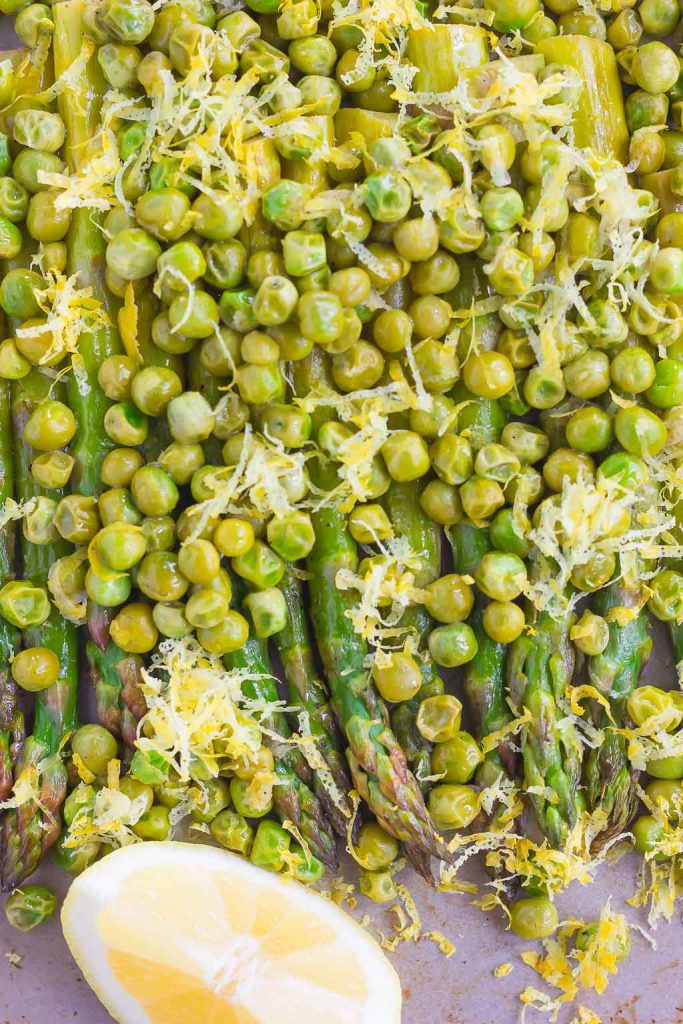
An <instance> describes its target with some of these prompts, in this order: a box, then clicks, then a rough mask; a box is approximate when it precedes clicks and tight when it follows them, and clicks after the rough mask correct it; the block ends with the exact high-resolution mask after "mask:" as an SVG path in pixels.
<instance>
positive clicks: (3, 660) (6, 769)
mask: <svg viewBox="0 0 683 1024" xmlns="http://www.w3.org/2000/svg"><path fill="white" fill-rule="evenodd" d="M13 497H14V466H13V462H12V432H11V422H10V385H9V381H5V380H2V381H0V505H1V504H4V502H5V501H7V499H8V498H13ZM15 548H16V531H15V524H14V521H12V520H10V521H9V522H8V523H7V524H6V525H5V526H3V527H2V528H0V586H3V585H4V584H5V583H7V582H8V581H9V580H11V579H14V575H15V562H16V551H15ZM20 641H21V636H20V633H19V630H18V629H16V628H15V627H14V626H12V625H10V623H9V622H7V621H6V620H5V619H4V618H2V616H0V801H1V800H5V799H7V797H8V795H9V793H10V791H11V789H12V780H13V767H14V763H15V761H16V758H17V756H18V754H19V751H20V749H21V744H22V742H23V716H22V715H21V712H20V711H19V706H18V702H17V685H16V683H15V682H14V679H13V678H12V674H11V672H10V668H9V665H10V660H11V658H12V657H13V655H14V654H16V652H17V650H18V649H19V644H20Z"/></svg>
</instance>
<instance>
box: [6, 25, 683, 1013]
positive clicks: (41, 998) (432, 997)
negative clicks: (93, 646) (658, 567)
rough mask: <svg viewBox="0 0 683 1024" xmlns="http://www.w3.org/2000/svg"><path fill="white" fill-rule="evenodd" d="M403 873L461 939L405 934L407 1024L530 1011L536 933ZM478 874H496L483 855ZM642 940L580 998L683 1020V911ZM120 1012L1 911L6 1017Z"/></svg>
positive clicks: (566, 910)
mask: <svg viewBox="0 0 683 1024" xmlns="http://www.w3.org/2000/svg"><path fill="white" fill-rule="evenodd" d="M15 44H16V39H15V37H14V35H13V33H12V30H11V22H10V20H9V19H7V18H0V48H8V47H11V46H13V45H15ZM656 649H657V654H656V656H654V657H653V658H652V659H651V661H650V664H649V665H648V667H647V669H646V672H645V680H646V681H649V682H651V683H654V684H656V685H658V686H664V685H672V684H673V682H674V680H675V672H674V666H673V664H672V661H671V656H670V655H669V653H668V648H667V646H666V640H665V638H664V637H663V636H662V633H661V631H660V632H659V636H658V638H657V640H656ZM638 863H639V861H638V858H636V857H635V856H632V855H628V856H626V857H624V858H623V859H622V860H621V861H620V862H619V863H618V864H616V865H614V866H605V867H603V868H602V869H601V871H600V872H599V873H598V875H597V882H596V884H594V885H592V886H589V887H586V888H582V887H580V886H575V887H573V888H572V889H571V890H570V891H569V892H567V893H565V894H564V895H563V896H562V897H561V898H560V899H559V900H558V902H557V905H558V909H559V911H560V916H561V917H569V916H582V917H585V918H591V917H595V916H597V915H598V913H599V912H600V909H601V907H602V906H603V904H604V902H605V900H606V899H607V897H608V896H611V898H612V906H613V909H614V910H618V911H622V912H624V911H625V912H626V913H627V915H628V917H629V919H630V920H631V921H636V922H638V923H640V924H645V921H644V919H643V916H642V914H640V913H639V912H637V911H635V910H632V909H631V908H629V907H626V906H625V904H624V902H623V901H624V900H625V899H627V898H628V897H629V896H630V895H632V893H633V891H634V889H635V878H636V871H637V866H638ZM402 877H403V878H404V879H405V881H406V882H407V883H408V884H409V887H410V891H411V893H412V895H413V896H414V897H415V900H416V903H417V906H418V909H419V912H420V915H421V918H422V924H423V928H424V930H429V929H436V930H439V931H441V932H443V933H444V934H445V935H447V936H448V937H449V938H450V939H451V940H452V941H453V942H454V943H455V945H456V952H455V953H454V954H453V955H452V956H451V957H450V958H449V959H446V958H445V957H444V955H443V954H442V953H440V952H439V950H438V949H437V947H436V946H435V945H434V943H433V942H431V941H429V940H423V941H421V942H419V943H417V944H413V943H404V944H402V945H401V946H400V948H399V949H398V950H397V951H396V953H395V954H390V956H391V959H392V962H393V963H394V965H395V967H396V968H397V970H398V972H399V974H400V977H401V981H402V985H403V993H404V1012H403V1024H515V1022H517V1021H518V1020H519V1016H520V1010H521V1004H520V1003H519V998H518V997H519V993H520V992H521V991H522V989H523V988H524V987H525V986H526V985H537V986H538V987H542V986H541V985H538V978H537V977H536V975H535V974H534V972H533V971H531V970H530V969H529V968H527V967H525V966H524V965H523V964H522V963H521V961H520V960H519V954H520V953H521V952H522V951H523V950H525V949H528V948H529V947H530V943H528V942H525V941H523V940H521V939H518V938H516V937H515V936H514V935H512V934H511V933H510V932H506V931H505V929H504V922H503V920H502V918H501V916H500V915H498V914H496V915H489V914H484V913H482V911H481V910H480V909H479V908H478V907H474V906H472V905H471V903H470V897H468V896H466V895H460V894H439V893H435V892H433V891H432V890H430V889H429V887H428V886H427V885H426V884H425V883H424V882H422V881H421V880H420V879H418V878H417V877H416V876H414V875H413V873H412V872H411V871H410V870H409V869H407V870H406V872H405V873H404V876H402ZM467 877H468V878H470V879H472V880H479V881H482V882H483V881H485V876H484V874H483V872H481V871H478V870H477V868H476V866H474V865H473V867H472V870H471V872H470V873H469V875H468V876H467ZM32 881H35V882H44V883H45V884H47V885H50V886H51V887H52V888H53V889H54V890H55V891H56V892H57V893H58V894H59V895H60V897H61V896H63V895H64V893H65V891H66V889H67V887H68V881H69V879H68V878H67V876H66V875H65V874H64V873H63V872H61V871H58V870H57V869H56V868H54V866H53V865H51V864H49V863H48V864H46V865H45V866H44V867H43V868H41V869H40V871H38V872H37V873H36V875H35V876H34V878H33V879H32ZM682 909H683V908H682ZM368 911H371V912H372V916H373V918H374V919H375V920H376V922H377V924H378V925H379V926H380V927H382V928H383V930H384V931H385V932H390V931H391V924H390V921H389V919H388V917H387V912H386V911H383V910H381V909H378V908H376V907H373V906H372V904H370V903H369V902H368V901H366V900H361V906H359V908H358V909H357V911H356V914H357V915H360V914H363V913H367V912H368ZM632 939H633V946H632V951H631V955H630V957H629V959H628V961H627V962H626V964H625V965H623V967H622V969H621V971H620V973H619V975H618V976H617V977H616V978H615V979H614V980H613V981H612V982H611V984H610V986H609V988H608V990H607V992H606V993H605V994H604V995H603V996H602V997H598V996H595V995H594V994H593V995H588V996H586V998H583V999H581V1000H580V1002H581V1003H582V1005H584V1006H587V1007H590V1008H591V1009H594V1010H595V1011H596V1012H597V1013H599V1015H600V1016H601V1017H602V1019H603V1021H604V1024H608V1022H609V1024H683V922H682V921H681V911H680V910H679V911H678V912H677V915H676V920H675V921H674V922H673V923H672V924H671V925H669V926H666V925H661V926H660V928H659V929H658V931H657V932H656V933H655V939H656V942H657V947H658V948H657V949H656V950H653V949H652V948H651V946H650V945H649V944H648V942H646V940H645V939H644V938H641V937H640V935H638V934H637V933H636V932H634V933H633V936H632ZM504 962H510V963H513V964H514V970H513V972H512V974H510V975H509V976H508V977H507V978H496V977H494V975H493V971H494V969H495V968H496V967H497V966H499V965H500V964H501V963H504ZM575 1012H576V1011H575V1009H568V1010H567V1011H566V1012H565V1013H564V1014H563V1015H562V1017H561V1018H560V1020H561V1022H562V1024H568V1022H570V1021H571V1020H572V1017H573V1016H574V1014H575ZM545 1020H546V1017H545V1016H544V1015H542V1014H539V1013H537V1012H536V1011H534V1010H527V1017H526V1021H527V1024H536V1022H542V1021H545ZM111 1022H112V1018H111V1017H110V1016H109V1014H108V1013H107V1011H106V1010H105V1009H104V1008H103V1007H102V1005H101V1004H100V1003H99V1001H98V1000H97V998H96V997H95V995H94V994H93V992H92V991H91V990H90V989H89V987H88V985H87V983H86V982H85V981H84V979H83V977H82V975H81V973H80V971H79V970H78V968H77V967H76V965H75V963H74V961H73V960H72V958H71V955H70V953H69V951H68V949H67V946H66V944H65V942H64V939H63V938H62V933H61V929H60V926H59V919H58V917H55V918H54V919H53V920H52V921H50V922H49V923H48V924H46V925H45V926H43V927H42V928H39V929H37V930H36V931H35V932H33V933H32V934H28V935H22V934H21V933H19V932H17V931H15V930H14V929H13V928H11V927H10V926H9V925H8V924H7V922H6V920H5V917H4V914H0V1024H111ZM187 1024H202V1022H201V1021H188V1022H187ZM377 1024H383V1022H381V1021H378V1022H377Z"/></svg>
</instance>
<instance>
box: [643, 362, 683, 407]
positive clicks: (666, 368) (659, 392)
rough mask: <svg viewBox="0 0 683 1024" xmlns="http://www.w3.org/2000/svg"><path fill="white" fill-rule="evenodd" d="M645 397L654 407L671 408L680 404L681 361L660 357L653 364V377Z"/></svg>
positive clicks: (682, 385) (682, 384) (682, 396)
mask: <svg viewBox="0 0 683 1024" xmlns="http://www.w3.org/2000/svg"><path fill="white" fill-rule="evenodd" d="M646 397H647V400H648V402H649V403H650V405H654V407H655V408H656V409H672V408H673V407H674V406H676V405H680V404H681V402H683V362H681V361H680V360H679V359H668V358H667V359H660V360H659V362H657V363H656V364H655V377H654V380H653V382H652V384H651V385H650V387H649V388H648V389H647V391H646Z"/></svg>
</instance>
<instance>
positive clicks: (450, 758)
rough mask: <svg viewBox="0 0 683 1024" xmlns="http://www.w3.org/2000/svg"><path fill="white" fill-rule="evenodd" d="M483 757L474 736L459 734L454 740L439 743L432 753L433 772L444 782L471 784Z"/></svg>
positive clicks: (464, 733)
mask: <svg viewBox="0 0 683 1024" xmlns="http://www.w3.org/2000/svg"><path fill="white" fill-rule="evenodd" d="M482 760H483V755H482V752H481V750H480V749H479V746H478V744H477V742H476V740H475V739H474V737H473V736H470V734H469V733H468V732H458V733H456V734H455V736H453V738H452V739H449V740H446V741H445V742H444V743H437V744H436V746H435V747H434V750H433V752H432V760H431V770H432V774H433V775H439V776H441V778H442V779H443V781H444V782H451V783H464V782H469V781H470V779H471V778H472V776H473V775H474V772H475V771H476V769H477V767H478V766H479V765H480V764H481V762H482Z"/></svg>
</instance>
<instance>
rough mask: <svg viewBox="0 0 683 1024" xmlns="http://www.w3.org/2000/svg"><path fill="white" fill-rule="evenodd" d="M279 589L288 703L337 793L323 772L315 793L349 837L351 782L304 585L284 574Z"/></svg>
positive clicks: (281, 652)
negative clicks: (284, 621)
mask: <svg viewBox="0 0 683 1024" xmlns="http://www.w3.org/2000/svg"><path fill="white" fill-rule="evenodd" d="M280 589H281V591H282V593H283V595H284V598H285V601H286V603H287V614H288V618H287V625H286V626H285V628H284V629H283V630H281V631H280V632H279V633H277V634H276V635H275V637H274V640H275V646H276V648H277V651H278V654H279V656H280V661H281V662H282V668H283V671H284V675H285V680H286V682H287V688H288V696H289V704H290V706H291V707H293V708H294V709H295V712H294V715H295V717H296V718H298V719H299V721H300V718H301V715H302V714H305V715H306V717H307V719H308V730H309V732H310V734H311V736H313V737H314V739H315V741H316V750H317V753H318V755H319V756H320V757H321V758H322V760H323V762H324V769H322V770H323V771H324V772H325V773H326V774H327V775H328V777H329V779H330V780H331V782H332V784H333V788H334V794H332V793H331V792H330V787H329V785H325V780H324V779H323V778H322V777H321V776H320V775H319V774H318V772H315V773H314V775H313V789H314V791H315V794H316V796H317V797H318V799H319V800H320V802H321V804H322V805H323V807H324V808H325V813H326V814H327V817H328V819H329V821H330V823H331V824H332V826H333V827H334V830H335V832H337V833H338V834H339V835H341V836H345V835H346V831H347V828H348V824H349V821H350V819H351V815H352V812H353V808H352V805H351V801H350V800H349V790H350V788H351V780H350V778H349V773H348V767H347V765H346V761H345V758H344V753H343V751H342V746H341V737H340V735H339V728H338V726H337V721H336V719H335V717H334V713H333V712H332V709H331V708H330V704H329V699H328V696H327V693H326V691H325V687H324V685H323V683H322V681H321V680H320V678H319V677H318V673H317V671H316V667H315V662H314V658H313V649H312V644H311V636H310V631H309V626H308V621H307V618H306V612H305V609H304V591H303V586H302V584H301V581H300V580H299V579H298V577H297V576H296V575H295V574H294V573H293V572H292V571H291V569H290V570H288V571H287V572H286V573H285V575H284V577H283V579H282V582H281V583H280ZM297 727H299V724H298V722H297Z"/></svg>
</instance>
